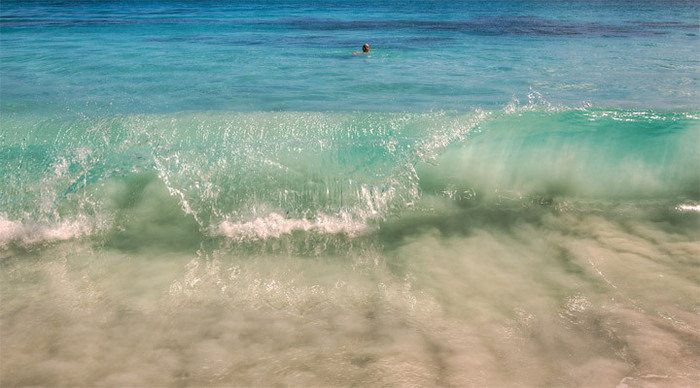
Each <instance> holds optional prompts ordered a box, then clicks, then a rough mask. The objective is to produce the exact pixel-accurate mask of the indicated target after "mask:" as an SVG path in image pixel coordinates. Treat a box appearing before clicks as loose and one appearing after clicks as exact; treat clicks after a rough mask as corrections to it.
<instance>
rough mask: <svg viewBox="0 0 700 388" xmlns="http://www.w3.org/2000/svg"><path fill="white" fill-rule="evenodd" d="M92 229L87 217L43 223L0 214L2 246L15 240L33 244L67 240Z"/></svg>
mask: <svg viewBox="0 0 700 388" xmlns="http://www.w3.org/2000/svg"><path fill="white" fill-rule="evenodd" d="M92 230H93V225H92V223H90V222H89V221H88V220H87V219H86V217H77V218H75V219H71V220H65V221H61V222H58V223H55V224H48V225H42V224H38V223H37V224H34V223H29V224H26V223H20V222H17V221H12V220H9V219H7V217H6V216H5V215H2V214H0V248H5V247H7V246H8V245H9V244H10V243H13V242H14V243H18V244H20V245H32V244H37V243H41V242H51V241H65V240H70V239H72V238H77V237H81V236H85V235H88V234H90V233H91V232H92Z"/></svg>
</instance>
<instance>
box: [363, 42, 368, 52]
mask: <svg viewBox="0 0 700 388" xmlns="http://www.w3.org/2000/svg"><path fill="white" fill-rule="evenodd" d="M362 52H363V53H368V52H369V43H365V44H363V45H362Z"/></svg>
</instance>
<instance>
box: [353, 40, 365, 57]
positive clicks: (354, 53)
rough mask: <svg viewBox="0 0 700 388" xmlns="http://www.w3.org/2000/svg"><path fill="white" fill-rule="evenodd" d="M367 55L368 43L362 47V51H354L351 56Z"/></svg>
mask: <svg viewBox="0 0 700 388" xmlns="http://www.w3.org/2000/svg"><path fill="white" fill-rule="evenodd" d="M361 54H369V43H365V44H363V45H362V51H354V52H353V53H352V55H361Z"/></svg>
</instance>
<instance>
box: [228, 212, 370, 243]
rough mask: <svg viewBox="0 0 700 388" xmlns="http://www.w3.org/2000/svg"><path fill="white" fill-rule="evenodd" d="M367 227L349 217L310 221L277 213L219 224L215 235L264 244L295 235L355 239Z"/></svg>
mask: <svg viewBox="0 0 700 388" xmlns="http://www.w3.org/2000/svg"><path fill="white" fill-rule="evenodd" d="M367 227H368V226H367V223H365V222H363V221H362V220H359V219H356V218H353V217H352V216H351V215H350V214H349V213H340V214H338V215H336V216H329V215H325V214H320V215H319V216H317V217H316V218H314V219H311V220H308V219H299V218H296V219H295V218H284V217H283V216H282V215H280V214H278V213H270V214H268V215H267V216H265V217H258V218H256V219H254V220H252V221H245V222H233V221H223V222H221V223H220V224H219V226H218V233H219V234H221V235H224V236H227V237H230V238H233V239H236V240H265V239H268V238H279V237H281V236H283V235H286V234H290V233H292V232H295V231H305V232H308V231H312V232H317V233H323V234H346V235H348V236H356V235H358V234H361V233H362V232H364V231H365V230H367Z"/></svg>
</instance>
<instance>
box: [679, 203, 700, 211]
mask: <svg viewBox="0 0 700 388" xmlns="http://www.w3.org/2000/svg"><path fill="white" fill-rule="evenodd" d="M676 210H677V211H679V212H683V213H700V204H697V203H682V204H680V205H678V206H676Z"/></svg>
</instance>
